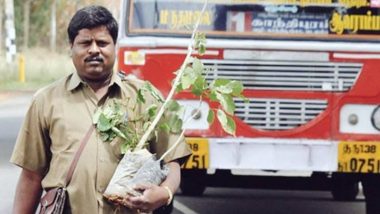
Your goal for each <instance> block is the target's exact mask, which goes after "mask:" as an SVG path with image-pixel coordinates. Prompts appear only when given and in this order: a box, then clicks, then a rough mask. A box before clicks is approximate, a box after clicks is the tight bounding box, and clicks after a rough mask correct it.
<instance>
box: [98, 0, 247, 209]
mask: <svg viewBox="0 0 380 214" xmlns="http://www.w3.org/2000/svg"><path fill="white" fill-rule="evenodd" d="M206 6H207V1H206V2H205V4H204V6H203V9H202V12H201V14H203V12H204V11H205V8H206ZM201 16H202V15H200V17H201ZM200 17H199V19H198V21H197V23H196V24H195V26H194V29H193V32H192V34H191V40H190V43H189V45H188V49H187V50H188V52H187V55H186V57H185V59H184V62H183V64H182V65H181V67H180V69H179V70H178V71H176V72H175V79H174V80H173V84H172V89H171V90H170V92H169V94H168V96H167V97H166V99H165V100H164V99H163V98H162V97H161V95H160V94H159V93H158V92H157V90H156V89H155V88H154V87H153V86H152V85H151V84H150V83H149V82H147V81H146V82H145V83H144V84H143V85H142V87H141V88H140V89H138V91H137V98H136V102H135V106H134V107H133V108H137V106H138V105H141V104H146V103H145V102H146V99H145V98H146V96H147V95H149V96H150V97H153V98H154V99H155V100H156V101H157V102H156V103H158V104H159V105H157V104H153V105H150V106H148V107H147V108H146V110H145V111H144V112H142V113H141V115H138V116H137V117H135V118H133V119H132V120H128V115H127V114H126V112H127V111H126V107H127V104H126V103H123V102H122V101H121V102H116V101H112V102H108V103H107V104H106V105H105V106H104V108H100V109H99V110H98V111H97V112H96V113H95V115H94V117H93V122H94V124H95V125H96V129H97V131H98V133H99V135H100V137H101V139H102V140H103V141H105V142H110V141H112V140H113V139H115V138H120V139H122V141H123V144H122V148H121V151H122V153H124V156H123V158H122V159H121V161H120V163H119V165H118V167H117V168H116V170H115V173H114V175H113V177H112V179H111V181H110V183H109V185H108V187H107V189H106V191H105V193H104V195H105V197H107V198H108V199H109V200H111V201H122V198H123V197H124V196H125V195H126V194H132V195H139V194H141V193H140V192H136V191H135V190H134V189H133V188H134V185H135V184H137V183H153V184H160V183H161V182H162V180H164V179H165V177H166V175H167V173H168V169H167V167H166V166H165V164H162V162H163V160H164V158H165V157H166V156H167V155H168V154H169V153H170V152H171V151H172V150H173V149H175V147H176V146H177V145H178V144H179V143H180V142H182V140H183V136H184V133H185V129H183V128H182V127H183V125H184V124H185V123H187V122H188V121H191V117H189V118H187V119H186V118H185V121H183V120H182V119H181V117H180V115H179V114H178V112H179V111H180V110H181V108H182V107H181V106H180V105H179V104H178V103H177V102H176V101H175V100H174V99H173V96H174V95H175V93H180V92H182V91H185V90H186V91H191V93H192V94H194V95H195V96H197V97H198V98H199V102H200V103H201V102H202V100H204V99H208V100H209V101H211V102H218V103H219V105H218V106H219V107H218V108H216V109H210V110H209V112H208V116H207V121H208V122H209V123H210V124H211V123H213V122H214V119H215V117H216V118H217V119H218V121H219V122H220V124H221V127H222V128H223V129H224V130H225V131H226V132H227V133H229V134H231V135H233V136H234V135H235V131H236V125H235V122H234V120H233V118H232V116H233V114H234V111H235V104H234V101H233V98H235V97H239V98H243V99H244V96H243V95H242V92H243V85H242V84H241V83H240V82H238V81H232V80H226V79H216V80H214V81H212V82H210V83H208V82H207V81H206V78H205V76H206V75H207V72H210V71H208V70H207V69H205V66H204V65H203V63H202V61H201V60H199V59H198V58H197V57H194V56H192V53H193V51H194V49H195V50H197V51H198V56H202V55H203V54H204V53H205V51H206V36H205V34H204V33H198V32H197V28H198V25H199V22H200ZM198 111H199V109H198ZM215 115H216V116H215ZM141 122H142V123H143V126H142V130H141V129H138V128H137V125H136V124H137V123H141ZM157 131H163V132H169V133H173V134H177V135H178V138H177V140H176V142H175V143H174V144H173V145H171V147H170V148H169V149H168V150H167V151H166V152H165V153H164V154H163V155H161V157H160V158H159V159H158V160H157V159H156V157H155V156H154V155H153V154H151V153H150V152H148V151H147V150H146V149H145V146H146V145H147V141H148V140H149V139H150V138H151V137H152V135H154V133H155V132H157ZM141 133H143V135H142V137H140V136H141Z"/></svg>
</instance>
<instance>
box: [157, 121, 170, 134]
mask: <svg viewBox="0 0 380 214" xmlns="http://www.w3.org/2000/svg"><path fill="white" fill-rule="evenodd" d="M159 128H160V130H161V131H164V132H166V133H169V132H170V126H169V124H167V123H162V124H161V125H160V126H159Z"/></svg>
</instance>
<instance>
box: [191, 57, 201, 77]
mask: <svg viewBox="0 0 380 214" xmlns="http://www.w3.org/2000/svg"><path fill="white" fill-rule="evenodd" d="M193 70H194V72H195V73H197V74H202V73H203V63H202V62H201V60H199V59H197V58H194V61H193Z"/></svg>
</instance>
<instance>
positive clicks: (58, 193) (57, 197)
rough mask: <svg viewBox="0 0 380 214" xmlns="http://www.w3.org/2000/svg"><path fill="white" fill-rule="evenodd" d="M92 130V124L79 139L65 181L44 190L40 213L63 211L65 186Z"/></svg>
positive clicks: (65, 193)
mask: <svg viewBox="0 0 380 214" xmlns="http://www.w3.org/2000/svg"><path fill="white" fill-rule="evenodd" d="M93 131H94V126H93V125H91V127H90V128H89V129H88V131H87V133H86V135H85V136H84V138H83V139H82V141H81V144H80V147H79V149H78V151H77V152H76V153H75V156H74V159H73V161H72V162H71V165H70V168H69V171H68V172H67V175H66V179H65V183H64V185H63V187H56V188H53V189H50V190H48V191H47V192H46V194H45V195H44V196H42V198H41V200H40V212H39V213H40V214H61V213H63V210H64V208H65V204H66V198H67V192H66V187H67V185H69V183H70V181H71V177H72V176H73V173H74V170H75V167H76V166H77V163H78V160H79V157H80V155H81V154H82V151H83V149H84V147H85V145H86V143H87V141H88V140H89V139H90V136H91V134H92V132H93Z"/></svg>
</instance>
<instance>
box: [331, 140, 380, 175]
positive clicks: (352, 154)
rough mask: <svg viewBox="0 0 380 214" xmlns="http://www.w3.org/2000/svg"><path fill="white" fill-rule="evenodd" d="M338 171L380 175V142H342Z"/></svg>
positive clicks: (339, 151) (339, 150) (339, 149)
mask: <svg viewBox="0 0 380 214" xmlns="http://www.w3.org/2000/svg"><path fill="white" fill-rule="evenodd" d="M338 171H339V172H355V173H379V172H380V142H340V143H339V147H338Z"/></svg>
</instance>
